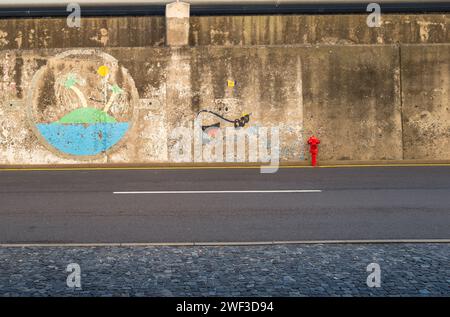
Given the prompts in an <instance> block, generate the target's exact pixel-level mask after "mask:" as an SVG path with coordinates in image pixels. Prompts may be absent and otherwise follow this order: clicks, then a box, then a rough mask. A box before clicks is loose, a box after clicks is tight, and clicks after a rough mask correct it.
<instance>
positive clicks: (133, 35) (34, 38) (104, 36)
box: [0, 16, 165, 50]
mask: <svg viewBox="0 0 450 317" xmlns="http://www.w3.org/2000/svg"><path fill="white" fill-rule="evenodd" d="M164 42H165V18H164V17H161V16H147V17H99V18H94V17H82V19H81V27H80V28H70V27H68V26H67V22H66V19H65V18H40V19H36V18H33V19H0V49H2V50H5V49H24V50H27V49H50V48H74V47H141V46H164Z"/></svg>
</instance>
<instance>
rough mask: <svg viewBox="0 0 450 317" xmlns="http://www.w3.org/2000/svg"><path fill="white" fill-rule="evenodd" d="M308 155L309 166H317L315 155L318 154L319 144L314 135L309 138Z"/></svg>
mask: <svg viewBox="0 0 450 317" xmlns="http://www.w3.org/2000/svg"><path fill="white" fill-rule="evenodd" d="M308 144H309V153H311V165H312V166H316V165H317V154H319V144H320V140H319V139H318V138H316V137H315V136H314V135H313V136H312V137H310V138H309V140H308Z"/></svg>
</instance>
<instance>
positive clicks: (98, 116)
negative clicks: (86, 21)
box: [28, 50, 138, 157]
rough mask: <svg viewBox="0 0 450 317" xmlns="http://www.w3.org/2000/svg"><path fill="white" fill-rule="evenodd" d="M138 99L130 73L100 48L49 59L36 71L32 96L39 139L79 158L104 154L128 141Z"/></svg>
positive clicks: (32, 118)
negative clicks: (122, 141)
mask: <svg viewBox="0 0 450 317" xmlns="http://www.w3.org/2000/svg"><path fill="white" fill-rule="evenodd" d="M137 102H138V94H137V91H136V87H135V85H134V81H133V79H132V78H131V77H130V76H129V74H128V71H127V70H126V69H125V68H124V67H123V66H121V65H120V63H119V62H118V61H117V60H116V59H115V58H113V57H112V56H110V55H108V54H105V53H99V52H97V51H95V50H74V51H68V52H65V53H62V54H60V55H57V56H55V57H54V58H52V59H49V60H48V62H47V64H46V65H45V66H43V67H42V68H40V69H39V71H38V72H37V73H36V74H35V75H34V77H33V80H32V84H31V87H30V91H29V94H28V107H29V117H30V121H31V123H32V127H33V130H34V131H35V133H36V134H37V136H38V138H39V139H40V140H41V141H43V142H44V143H45V144H46V145H47V146H48V147H49V149H50V150H52V151H56V152H57V154H62V155H65V156H76V157H93V156H97V155H101V154H102V153H105V152H106V151H108V150H110V149H111V148H112V147H114V146H115V145H116V144H117V143H119V142H120V141H121V140H122V139H124V137H125V135H126V133H127V131H128V130H129V129H130V128H131V125H132V123H133V121H134V109H135V105H136V104H137Z"/></svg>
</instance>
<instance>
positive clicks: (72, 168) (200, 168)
mask: <svg viewBox="0 0 450 317" xmlns="http://www.w3.org/2000/svg"><path fill="white" fill-rule="evenodd" d="M357 167H450V164H445V163H438V164H433V163H430V164H362V165H358V164H348V165H323V166H316V167H313V166H302V165H284V166H283V165H280V166H279V167H278V168H279V169H305V168H306V169H316V168H357ZM269 168H270V169H273V168H276V167H273V166H160V167H156V166H155V167H55V168H50V167H42V168H26V167H25V168H0V172H20V171H28V172H33V171H34V172H36V171H113V170H214V169H269Z"/></svg>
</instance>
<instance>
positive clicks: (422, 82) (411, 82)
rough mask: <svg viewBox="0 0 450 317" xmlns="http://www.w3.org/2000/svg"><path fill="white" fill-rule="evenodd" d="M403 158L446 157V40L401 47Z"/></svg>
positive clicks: (449, 141)
mask: <svg viewBox="0 0 450 317" xmlns="http://www.w3.org/2000/svg"><path fill="white" fill-rule="evenodd" d="M402 83H403V89H402V91H403V94H402V97H403V142H404V153H405V159H436V158H449V157H450V110H449V109H450V44H447V45H428V46H422V45H406V46H403V47H402Z"/></svg>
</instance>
